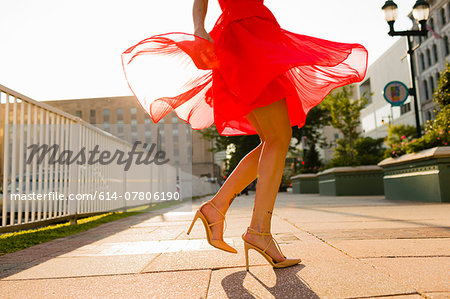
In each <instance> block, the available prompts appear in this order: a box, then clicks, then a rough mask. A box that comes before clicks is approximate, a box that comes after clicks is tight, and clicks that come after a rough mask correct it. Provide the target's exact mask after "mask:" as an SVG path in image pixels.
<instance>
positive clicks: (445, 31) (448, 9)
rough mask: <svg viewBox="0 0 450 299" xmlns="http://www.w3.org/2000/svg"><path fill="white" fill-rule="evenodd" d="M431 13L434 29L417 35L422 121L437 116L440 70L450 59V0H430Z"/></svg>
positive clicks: (418, 84)
mask: <svg viewBox="0 0 450 299" xmlns="http://www.w3.org/2000/svg"><path fill="white" fill-rule="evenodd" d="M428 2H429V3H430V6H431V8H430V16H429V18H428V22H427V24H428V25H429V26H430V27H429V28H428V29H430V28H431V29H432V31H431V30H430V31H429V32H428V35H427V36H425V37H415V38H414V44H415V47H418V48H417V49H416V50H415V52H414V54H415V61H416V63H415V66H416V74H417V86H418V89H419V93H418V94H419V98H420V104H421V108H422V109H421V110H422V115H421V116H422V122H421V123H422V124H424V123H425V122H426V121H428V120H431V119H434V118H435V117H436V115H435V112H434V110H435V109H436V105H435V103H434V102H433V101H432V98H433V92H434V90H435V89H436V88H437V84H438V80H439V74H440V72H442V70H444V68H445V64H446V62H450V41H449V39H450V3H449V1H448V0H429V1H428Z"/></svg>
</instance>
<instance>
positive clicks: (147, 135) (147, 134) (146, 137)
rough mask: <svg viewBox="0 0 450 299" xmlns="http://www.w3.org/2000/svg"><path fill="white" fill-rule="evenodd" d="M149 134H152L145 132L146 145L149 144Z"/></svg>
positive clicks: (148, 131)
mask: <svg viewBox="0 0 450 299" xmlns="http://www.w3.org/2000/svg"><path fill="white" fill-rule="evenodd" d="M151 134H152V132H151V131H150V130H146V131H145V142H146V143H150V141H151V140H150V139H151Z"/></svg>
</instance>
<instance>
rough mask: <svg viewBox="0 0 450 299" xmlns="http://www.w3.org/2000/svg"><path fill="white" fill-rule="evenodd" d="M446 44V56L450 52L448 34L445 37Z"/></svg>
mask: <svg viewBox="0 0 450 299" xmlns="http://www.w3.org/2000/svg"><path fill="white" fill-rule="evenodd" d="M444 46H445V56H447V55H448V54H450V45H449V43H448V36H445V37H444Z"/></svg>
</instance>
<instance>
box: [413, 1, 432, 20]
mask: <svg viewBox="0 0 450 299" xmlns="http://www.w3.org/2000/svg"><path fill="white" fill-rule="evenodd" d="M412 13H413V16H414V19H416V20H417V21H418V22H421V21H426V20H428V17H429V15H430V4H428V2H426V1H425V0H417V2H416V4H414V7H413V12H412Z"/></svg>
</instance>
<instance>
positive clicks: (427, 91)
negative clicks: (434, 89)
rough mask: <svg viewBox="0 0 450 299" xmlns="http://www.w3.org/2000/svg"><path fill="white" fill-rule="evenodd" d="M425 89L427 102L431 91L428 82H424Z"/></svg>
mask: <svg viewBox="0 0 450 299" xmlns="http://www.w3.org/2000/svg"><path fill="white" fill-rule="evenodd" d="M423 87H424V89H425V100H426V101H427V100H428V99H429V98H430V90H429V89H428V82H427V80H423Z"/></svg>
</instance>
